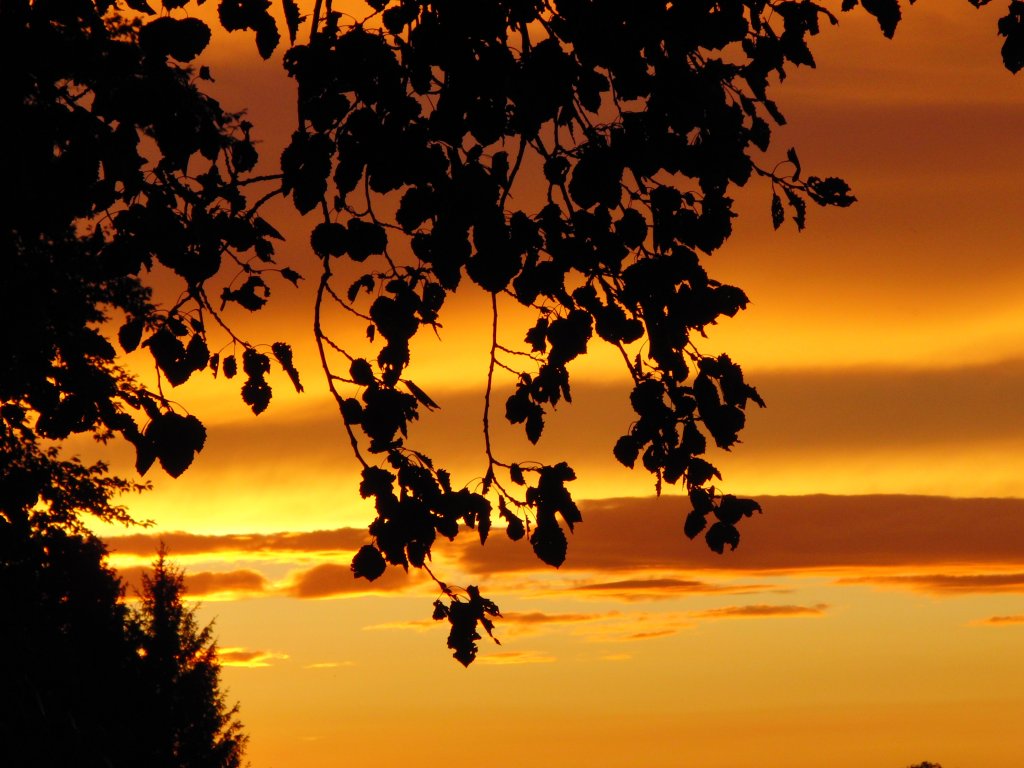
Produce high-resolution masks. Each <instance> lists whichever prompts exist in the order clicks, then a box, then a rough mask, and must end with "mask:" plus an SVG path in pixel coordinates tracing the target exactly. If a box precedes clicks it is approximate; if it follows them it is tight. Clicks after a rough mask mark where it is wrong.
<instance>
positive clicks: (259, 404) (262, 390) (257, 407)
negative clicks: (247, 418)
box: [242, 377, 271, 416]
mask: <svg viewBox="0 0 1024 768" xmlns="http://www.w3.org/2000/svg"><path fill="white" fill-rule="evenodd" d="M270 396H271V389H270V385H269V384H267V382H266V381H264V380H263V379H262V378H259V377H251V378H249V379H248V380H247V381H246V382H245V384H243V385H242V400H243V401H244V402H245V403H246V405H248V406H249V407H250V408H251V409H252V412H253V413H254V414H256V415H257V416H259V415H260V414H261V413H263V412H264V411H265V410H267V406H268V405H270Z"/></svg>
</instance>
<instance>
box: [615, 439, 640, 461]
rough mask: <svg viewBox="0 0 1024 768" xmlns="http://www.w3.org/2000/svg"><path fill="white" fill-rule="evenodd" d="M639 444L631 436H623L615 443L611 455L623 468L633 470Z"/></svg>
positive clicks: (638, 452) (638, 451)
mask: <svg viewBox="0 0 1024 768" xmlns="http://www.w3.org/2000/svg"><path fill="white" fill-rule="evenodd" d="M640 448H641V445H640V442H639V441H638V440H637V439H636V438H635V437H633V436H632V435H623V436H622V437H620V438H619V439H618V440H617V441H616V442H615V447H614V448H612V453H613V454H614V455H615V458H616V459H618V461H619V463H620V464H622V465H623V466H626V467H629V468H630V469H632V468H633V465H634V464H636V458H637V456H639V455H640Z"/></svg>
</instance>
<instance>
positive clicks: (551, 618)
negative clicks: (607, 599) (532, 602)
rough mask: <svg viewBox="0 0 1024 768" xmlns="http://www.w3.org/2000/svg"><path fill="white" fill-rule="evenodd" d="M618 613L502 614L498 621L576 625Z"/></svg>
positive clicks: (505, 622)
mask: <svg viewBox="0 0 1024 768" xmlns="http://www.w3.org/2000/svg"><path fill="white" fill-rule="evenodd" d="M618 615H619V612H618V611H608V612H607V613H541V612H540V611H531V612H530V613H515V612H511V613H503V614H501V619H500V621H501V622H502V623H503V624H525V625H535V624H577V623H579V622H583V621H601V620H602V619H607V618H610V617H613V616H618Z"/></svg>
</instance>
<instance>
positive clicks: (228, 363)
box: [223, 355, 238, 379]
mask: <svg viewBox="0 0 1024 768" xmlns="http://www.w3.org/2000/svg"><path fill="white" fill-rule="evenodd" d="M223 367H224V378H225V379H233V378H235V375H236V374H237V373H238V360H237V359H236V358H235V356H234V355H228V356H227V357H225V358H224V366H223Z"/></svg>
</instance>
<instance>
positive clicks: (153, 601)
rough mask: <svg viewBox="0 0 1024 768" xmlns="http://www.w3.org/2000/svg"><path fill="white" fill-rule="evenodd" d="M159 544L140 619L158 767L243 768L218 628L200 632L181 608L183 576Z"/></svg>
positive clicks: (146, 581) (191, 610)
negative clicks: (215, 637)
mask: <svg viewBox="0 0 1024 768" xmlns="http://www.w3.org/2000/svg"><path fill="white" fill-rule="evenodd" d="M166 555H167V552H166V550H165V549H164V547H163V546H161V548H160V551H159V554H158V556H157V559H156V561H155V562H154V563H153V573H152V575H149V574H146V575H144V576H143V580H142V594H141V598H142V605H141V608H140V609H139V610H138V611H137V612H135V613H134V619H135V622H136V627H137V630H138V632H139V640H138V642H139V648H140V650H141V656H142V677H143V680H144V681H145V685H146V688H147V689H148V690H149V691H151V694H152V695H151V696H150V704H151V707H152V708H151V710H150V711H149V712H148V713H147V716H146V720H147V722H149V723H150V724H151V725H152V731H153V734H152V737H151V744H152V745H153V747H154V752H155V754H156V757H155V759H154V760H153V761H152V762H150V763H149V764H150V765H153V766H167V767H168V768H186V767H187V768H207V767H209V768H237V767H238V766H240V765H241V764H242V763H241V760H242V753H243V750H244V747H245V742H246V737H245V735H244V733H243V732H242V726H241V723H239V722H238V720H237V719H236V715H237V713H238V707H237V705H236V706H234V707H231V708H229V707H228V706H227V704H226V700H225V696H224V694H223V693H222V692H221V691H220V665H219V663H218V662H217V647H216V643H215V642H214V640H213V627H212V625H208V626H206V627H202V628H200V626H199V625H198V624H197V622H196V617H195V609H194V608H188V607H186V606H185V605H184V604H183V603H182V596H183V595H184V592H185V580H184V573H183V571H181V570H180V569H176V568H174V567H173V566H172V565H171V564H170V563H168V562H167V558H166Z"/></svg>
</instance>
